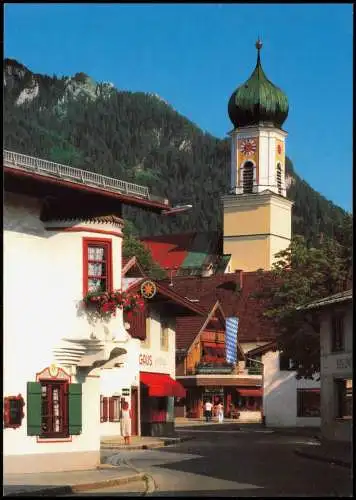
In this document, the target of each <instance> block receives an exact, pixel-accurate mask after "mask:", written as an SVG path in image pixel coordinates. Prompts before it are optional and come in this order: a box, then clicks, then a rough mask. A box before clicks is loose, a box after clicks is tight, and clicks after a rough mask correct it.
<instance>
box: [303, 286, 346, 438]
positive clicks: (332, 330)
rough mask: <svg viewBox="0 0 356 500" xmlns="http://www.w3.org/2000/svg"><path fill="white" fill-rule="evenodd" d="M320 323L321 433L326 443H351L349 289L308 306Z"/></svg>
mask: <svg viewBox="0 0 356 500" xmlns="http://www.w3.org/2000/svg"><path fill="white" fill-rule="evenodd" d="M306 309H308V310H309V311H311V312H316V313H317V314H318V316H319V320H320V356H321V359H320V377H321V432H322V435H323V437H325V438H326V439H329V440H336V441H349V442H351V440H352V427H353V411H352V380H353V370H352V365H353V363H352V344H353V321H352V312H353V308H352V290H347V291H345V292H341V293H338V294H335V295H333V296H330V297H327V298H325V299H321V300H318V301H315V302H313V303H311V304H309V305H308V306H307V307H306Z"/></svg>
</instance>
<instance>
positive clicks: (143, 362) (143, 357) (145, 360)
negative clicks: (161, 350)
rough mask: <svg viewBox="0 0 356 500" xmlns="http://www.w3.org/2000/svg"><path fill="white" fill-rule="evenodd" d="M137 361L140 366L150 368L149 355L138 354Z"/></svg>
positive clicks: (150, 358)
mask: <svg viewBox="0 0 356 500" xmlns="http://www.w3.org/2000/svg"><path fill="white" fill-rule="evenodd" d="M138 361H139V363H140V365H145V366H152V356H151V354H140V356H139V358H138Z"/></svg>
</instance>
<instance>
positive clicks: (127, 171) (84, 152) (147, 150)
mask: <svg viewBox="0 0 356 500" xmlns="http://www.w3.org/2000/svg"><path fill="white" fill-rule="evenodd" d="M4 143H5V144H4V146H5V148H6V149H10V150H13V151H18V152H21V153H24V154H29V155H33V156H38V157H41V158H45V159H49V160H52V161H56V162H59V163H65V164H70V165H72V166H76V167H80V168H83V169H87V170H92V171H95V172H99V173H102V174H105V175H109V176H113V177H119V178H122V179H124V180H129V181H132V182H136V183H138V184H144V185H147V186H148V187H149V188H150V189H151V191H152V193H153V194H157V195H161V196H165V197H167V198H169V199H170V201H171V202H172V204H177V203H192V204H193V210H191V211H190V212H189V213H187V214H181V215H179V216H177V217H170V218H162V217H159V216H156V215H154V214H149V213H145V212H143V211H142V210H138V209H133V208H131V207H125V212H124V215H125V217H127V218H129V219H131V220H133V221H134V224H135V226H136V227H137V229H138V231H139V234H140V235H141V236H144V235H149V234H165V233H174V232H184V231H215V230H221V226H222V210H221V204H220V196H221V195H222V194H223V193H226V192H227V191H228V188H229V175H230V173H229V169H230V141H229V140H228V139H223V140H221V139H217V138H215V137H213V136H211V135H210V134H207V133H204V132H203V131H202V130H200V129H199V127H197V126H196V125H195V124H194V123H192V122H191V121H189V120H188V119H187V118H185V117H183V116H181V115H180V114H179V113H177V112H176V111H175V110H174V109H173V108H172V107H171V106H170V105H168V104H167V103H166V102H165V101H163V100H162V99H161V98H160V97H159V96H156V95H152V94H145V93H140V92H136V93H132V92H126V91H125V92H122V91H118V90H116V89H115V88H114V86H113V85H112V84H110V83H96V82H94V81H93V80H92V79H91V78H90V77H88V76H87V75H85V74H84V73H77V74H76V75H75V76H74V77H72V78H69V77H68V78H67V77H63V78H57V77H55V76H53V77H49V76H46V75H39V74H33V73H32V72H31V71H29V70H28V69H27V68H26V67H25V66H23V65H22V64H20V63H18V62H17V61H15V60H11V59H6V60H5V65H4ZM286 170H287V183H288V184H289V188H288V197H289V198H290V199H292V200H293V201H295V205H294V207H293V231H294V232H295V233H299V234H303V235H305V236H306V237H307V239H308V240H309V241H315V240H316V238H317V236H318V234H319V233H321V232H322V233H325V234H327V235H333V234H334V233H335V230H336V227H338V226H339V225H340V223H341V221H342V220H343V218H344V216H345V212H344V211H343V210H342V209H341V208H339V207H337V206H335V205H334V204H333V203H332V202H330V201H327V200H326V199H325V198H324V197H323V196H321V195H320V194H319V193H317V192H316V191H315V190H313V189H312V188H311V187H310V186H309V185H308V184H307V183H306V182H304V181H303V180H301V179H300V178H299V176H298V175H297V174H296V173H295V172H294V169H293V166H292V163H291V161H290V160H289V159H287V162H286Z"/></svg>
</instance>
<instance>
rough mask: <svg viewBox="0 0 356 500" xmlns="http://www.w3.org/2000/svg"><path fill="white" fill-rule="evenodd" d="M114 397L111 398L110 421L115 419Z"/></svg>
mask: <svg viewBox="0 0 356 500" xmlns="http://www.w3.org/2000/svg"><path fill="white" fill-rule="evenodd" d="M114 402H115V400H114V398H109V422H113V421H114Z"/></svg>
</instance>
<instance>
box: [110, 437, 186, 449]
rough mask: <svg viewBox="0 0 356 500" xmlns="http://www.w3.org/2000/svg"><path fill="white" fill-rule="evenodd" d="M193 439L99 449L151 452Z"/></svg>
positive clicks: (172, 439)
mask: <svg viewBox="0 0 356 500" xmlns="http://www.w3.org/2000/svg"><path fill="white" fill-rule="evenodd" d="M195 438H196V436H182V437H179V438H168V439H164V440H162V441H161V442H157V443H152V444H137V445H131V446H130V447H127V446H125V445H122V444H116V443H106V444H103V445H101V447H100V449H101V450H125V451H131V450H153V449H156V448H163V447H164V446H170V445H172V444H177V443H183V442H184V441H190V440H192V439H195Z"/></svg>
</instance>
